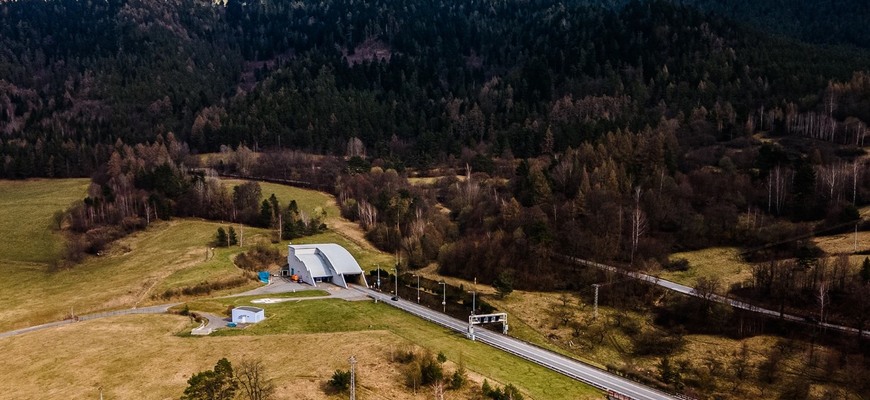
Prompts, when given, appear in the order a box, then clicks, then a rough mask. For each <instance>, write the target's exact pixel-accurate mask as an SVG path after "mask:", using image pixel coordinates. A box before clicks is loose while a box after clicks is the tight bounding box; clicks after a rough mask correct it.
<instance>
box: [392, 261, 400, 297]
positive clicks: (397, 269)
mask: <svg viewBox="0 0 870 400" xmlns="http://www.w3.org/2000/svg"><path fill="white" fill-rule="evenodd" d="M393 272H394V273H395V274H396V298H397V299H398V298H399V266H398V265H397V266H396V268H393Z"/></svg>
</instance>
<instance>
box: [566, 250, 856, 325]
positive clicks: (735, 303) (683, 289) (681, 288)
mask: <svg viewBox="0 0 870 400" xmlns="http://www.w3.org/2000/svg"><path fill="white" fill-rule="evenodd" d="M562 257H563V258H565V259H566V260H568V261H570V262H573V263H575V264H578V265H586V266H590V267H595V268H599V269H601V270H605V271H611V272H614V273H618V274H622V275H624V276H628V277H631V278H634V279H637V280H640V281H644V282H648V283H651V284H653V285H658V286H660V287H663V288H665V289H668V290H672V291H674V292H678V293H682V294H685V295H689V296H694V297H702V296H701V295H699V294H698V293H696V292H695V289H694V288H691V287H689V286H686V285H681V284H679V283H676V282H671V281H668V280H664V279H661V278H659V277H657V276H653V275H649V274H644V273H641V272H635V271H626V270H624V269H622V268H617V267H614V266H612V265H607V264H601V263H597V262H594V261H589V260H584V259H582V258H577V257H568V256H562ZM708 298H709V299H710V300H712V301H715V302H718V303H722V304H727V305H730V306H731V307H734V308H739V309H742V310H746V311H751V312H754V313H759V314H764V315H769V316H771V317H776V318H782V319H784V320H787V321H794V322H801V323H809V322H807V321H806V319H805V318H803V317H801V316H797V315H793V314H787V313H782V314H780V312H779V311H775V310H771V309H768V308H763V307H758V306H755V305H752V304H749V303H746V302H743V301H739V300H735V299H732V298H729V297H725V296H720V295H718V294H711V295H709V296H708ZM813 325H816V326H819V327H822V328H826V329H831V330H836V331H841V332H846V333H851V334H855V335H857V334H858V329H855V328H850V327H848V326H843V325H836V324H829V323H827V322H819V323H813ZM861 334H862V335H863V336H864V337H870V331H864V332H862V333H861Z"/></svg>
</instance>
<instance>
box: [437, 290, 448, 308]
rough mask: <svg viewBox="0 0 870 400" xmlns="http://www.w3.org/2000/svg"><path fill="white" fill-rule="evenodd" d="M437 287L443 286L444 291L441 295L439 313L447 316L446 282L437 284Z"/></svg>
mask: <svg viewBox="0 0 870 400" xmlns="http://www.w3.org/2000/svg"><path fill="white" fill-rule="evenodd" d="M438 284H439V285H442V286H444V291H443V292H442V295H441V308H442V310H441V312H443V313H445V314H447V283H446V282H438Z"/></svg>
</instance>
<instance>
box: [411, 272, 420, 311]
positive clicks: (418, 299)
mask: <svg viewBox="0 0 870 400" xmlns="http://www.w3.org/2000/svg"><path fill="white" fill-rule="evenodd" d="M413 275H414V276H416V277H417V304H420V275H418V274H413Z"/></svg>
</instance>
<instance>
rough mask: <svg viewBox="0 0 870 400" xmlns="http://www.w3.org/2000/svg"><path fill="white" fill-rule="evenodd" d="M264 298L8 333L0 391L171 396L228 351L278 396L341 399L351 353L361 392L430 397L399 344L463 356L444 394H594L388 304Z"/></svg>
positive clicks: (1, 345) (0, 347) (2, 345)
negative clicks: (217, 318) (513, 390)
mask: <svg viewBox="0 0 870 400" xmlns="http://www.w3.org/2000/svg"><path fill="white" fill-rule="evenodd" d="M226 301H228V302H232V301H236V302H237V301H238V300H226ZM265 307H266V310H267V311H266V313H267V319H266V321H264V322H262V323H260V324H258V325H255V326H252V327H249V328H247V329H244V330H242V329H238V330H233V331H227V332H226V334H224V335H218V336H209V337H188V336H186V335H178V333H180V332H187V331H188V330H189V329H190V327H191V326H192V325H191V324H190V322H189V320H188V319H187V318H185V317H177V316H167V315H161V316H154V315H144V316H143V315H139V316H123V317H114V318H108V319H102V320H94V321H86V322H80V323H76V324H72V325H67V326H63V327H60V328H56V329H49V330H45V331H39V332H35V333H31V334H27V335H22V336H17V337H11V338H4V339H2V340H0V351H2V352H3V353H4V357H5V359H4V376H5V377H6V378H7V379H4V380H2V381H0V391H2V392H3V393H7V394H14V397H17V398H56V397H64V398H85V397H93V396H95V395H96V394H97V393H98V392H97V388H98V387H99V386H102V387H103V388H104V390H105V394H106V395H107V398H142V397H147V398H154V399H168V398H177V397H178V396H179V395H180V394H181V392H182V391H183V390H184V387H185V386H186V380H187V378H188V377H189V376H190V375H191V374H192V373H195V372H198V371H201V370H204V369H207V368H211V367H212V366H213V365H214V363H215V362H216V361H217V360H218V359H219V358H221V357H227V358H228V359H230V360H231V361H233V362H237V361H239V360H241V359H243V358H256V359H261V360H263V362H264V363H265V364H266V365H267V367H268V368H269V374H270V375H271V376H272V377H273V378H275V379H276V383H277V388H278V393H277V394H278V398H293V399H330V398H336V399H337V398H341V397H339V396H328V395H327V394H326V393H325V392H324V391H323V385H324V383H325V382H326V380H328V379H329V377H330V376H331V374H332V372H333V371H334V370H335V369H346V368H347V361H346V360H347V357H348V356H349V355H355V356H356V358H357V359H358V360H359V364H358V368H359V369H358V371H359V375H358V376H359V382H360V385H361V389H360V391H359V396H360V398H363V399H426V398H431V389H421V390H420V391H419V392H418V394H417V395H414V394H413V393H412V392H411V391H410V390H408V389H407V388H406V387H405V386H404V385H403V383H402V375H401V368H402V366H401V365H400V364H398V363H395V362H392V361H391V357H392V356H393V355H394V354H396V353H397V352H398V351H400V350H406V349H409V348H422V349H428V350H430V351H432V352H434V353H437V352H439V351H443V352H444V353H445V354H446V355H447V357H448V359H449V360H450V361H449V362H448V365H447V366H446V367H447V369H448V371H452V370H453V369H455V368H456V364H455V363H458V362H459V360H460V359H461V360H462V362H463V363H464V364H465V365H466V368H467V370H468V371H469V377H470V378H471V380H472V381H473V382H474V383H473V384H472V385H471V387H469V388H467V389H465V390H463V391H459V392H450V391H448V392H447V393H446V396H445V398H448V399H467V398H473V397H474V396H475V392H474V390H472V389H471V388H472V387H479V384H480V383H481V382H482V379H483V377H484V376H485V377H487V379H489V380H490V382H498V383H513V384H515V385H516V386H518V387H519V388H520V389H521V390H522V391H523V392H524V393H526V394H527V395H528V398H532V399H591V398H600V394H599V393H598V392H597V391H594V390H592V389H590V388H588V387H586V386H584V385H582V384H580V383H579V382H576V381H573V380H571V379H569V378H567V377H564V376H561V375H558V374H556V373H553V372H550V371H548V370H546V369H543V368H541V367H537V366H535V365H532V364H530V363H527V362H525V361H523V360H520V359H518V358H516V357H513V356H509V355H507V354H505V353H502V352H499V351H496V350H493V349H491V348H489V347H487V346H485V345H482V344H480V343H475V342H470V341H468V340H467V339H465V338H464V337H462V336H460V335H457V334H453V333H451V332H448V331H446V330H445V329H443V328H440V327H437V326H435V325H432V324H430V323H427V322H423V321H422V320H419V319H417V318H414V317H412V316H410V315H407V314H404V313H402V312H400V311H398V310H396V309H393V308H392V307H389V306H387V305H384V304H374V303H372V302H368V301H364V302H344V301H341V300H311V301H301V302H288V303H280V304H271V305H266V306H265ZM119 338H123V340H119ZM46 343H51V345H50V346H48V347H46V346H45V344H46ZM146 394H147V395H146Z"/></svg>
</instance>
